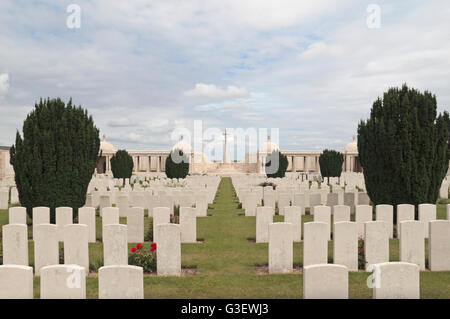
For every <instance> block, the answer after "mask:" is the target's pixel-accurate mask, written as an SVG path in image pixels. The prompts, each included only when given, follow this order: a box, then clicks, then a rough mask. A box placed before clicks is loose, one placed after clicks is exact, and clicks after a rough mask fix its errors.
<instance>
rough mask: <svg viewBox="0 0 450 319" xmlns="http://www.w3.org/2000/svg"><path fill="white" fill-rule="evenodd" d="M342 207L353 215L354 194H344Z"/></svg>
mask: <svg viewBox="0 0 450 319" xmlns="http://www.w3.org/2000/svg"><path fill="white" fill-rule="evenodd" d="M344 205H345V206H348V207H350V213H351V214H353V213H355V193H347V192H346V193H344Z"/></svg>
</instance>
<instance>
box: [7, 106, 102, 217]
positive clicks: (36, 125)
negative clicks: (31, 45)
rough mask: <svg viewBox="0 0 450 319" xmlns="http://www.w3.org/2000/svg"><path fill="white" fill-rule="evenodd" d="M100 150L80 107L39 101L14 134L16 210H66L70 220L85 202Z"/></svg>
mask: <svg viewBox="0 0 450 319" xmlns="http://www.w3.org/2000/svg"><path fill="white" fill-rule="evenodd" d="M99 148H100V138H99V131H98V129H97V128H96V127H95V126H94V122H93V120H92V117H91V116H88V113H87V111H86V110H84V109H83V108H81V106H78V107H76V106H73V105H72V99H70V100H69V102H68V103H67V106H66V105H65V104H64V102H63V101H62V100H61V99H59V98H57V99H50V98H48V99H47V100H42V99H41V100H40V102H39V103H38V104H37V103H36V104H35V108H34V110H33V111H31V113H29V114H28V116H27V118H26V119H25V121H24V123H23V138H22V136H21V135H20V134H19V132H18V131H17V134H16V143H15V145H13V146H12V147H11V152H10V154H11V159H10V162H11V165H12V166H13V168H14V172H15V181H16V185H17V190H18V192H19V200H20V203H21V205H22V206H24V207H26V208H27V213H28V215H29V216H30V217H32V208H33V207H37V206H47V207H49V208H50V212H51V215H50V217H51V221H52V222H53V221H54V220H55V218H54V217H55V208H56V207H60V206H67V207H72V208H73V210H74V216H77V214H78V208H79V207H82V206H83V205H84V204H85V201H86V192H87V188H88V185H89V182H90V180H91V178H92V174H93V173H94V170H95V167H96V165H97V160H98V152H99Z"/></svg>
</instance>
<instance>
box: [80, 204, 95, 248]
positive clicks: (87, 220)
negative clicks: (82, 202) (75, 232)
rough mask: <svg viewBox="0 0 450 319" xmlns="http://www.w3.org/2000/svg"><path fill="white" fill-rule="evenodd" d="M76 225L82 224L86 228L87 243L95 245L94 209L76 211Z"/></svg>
mask: <svg viewBox="0 0 450 319" xmlns="http://www.w3.org/2000/svg"><path fill="white" fill-rule="evenodd" d="M78 224H84V225H87V227H88V241H89V242H90V243H95V242H96V241H97V237H96V218H95V208H94V207H81V208H79V209H78Z"/></svg>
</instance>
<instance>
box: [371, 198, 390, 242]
mask: <svg viewBox="0 0 450 319" xmlns="http://www.w3.org/2000/svg"><path fill="white" fill-rule="evenodd" d="M375 216H376V220H379V221H383V222H386V224H387V227H388V233H389V238H394V207H393V206H392V205H377V206H375Z"/></svg>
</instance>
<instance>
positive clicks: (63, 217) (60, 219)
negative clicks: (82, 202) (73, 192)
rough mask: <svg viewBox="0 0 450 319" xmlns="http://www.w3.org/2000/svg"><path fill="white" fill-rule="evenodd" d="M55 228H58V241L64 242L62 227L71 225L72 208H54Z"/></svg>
mask: <svg viewBox="0 0 450 319" xmlns="http://www.w3.org/2000/svg"><path fill="white" fill-rule="evenodd" d="M55 215H56V226H58V240H59V241H64V226H66V225H70V224H73V217H72V207H56V209H55Z"/></svg>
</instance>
